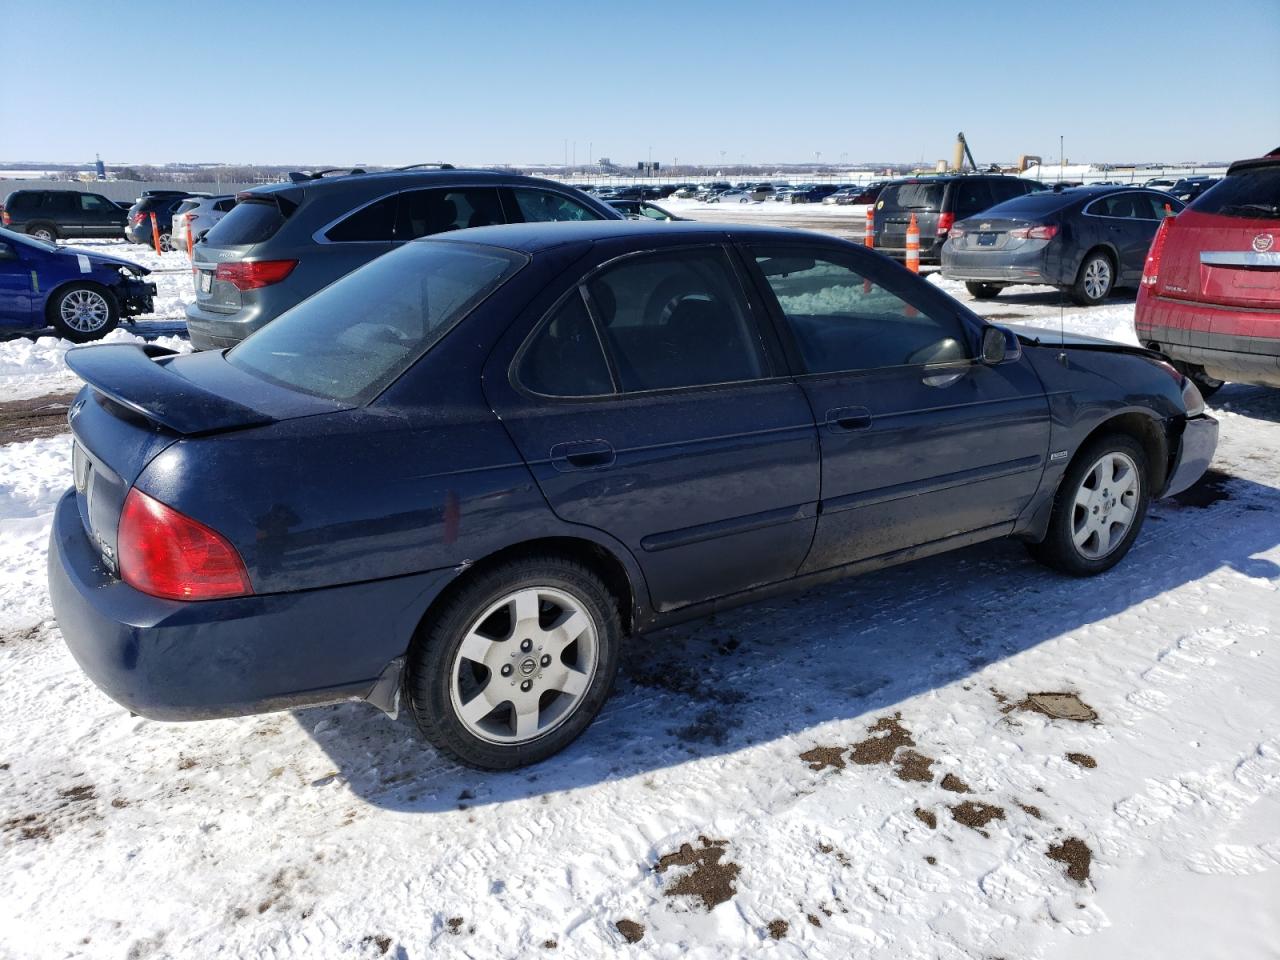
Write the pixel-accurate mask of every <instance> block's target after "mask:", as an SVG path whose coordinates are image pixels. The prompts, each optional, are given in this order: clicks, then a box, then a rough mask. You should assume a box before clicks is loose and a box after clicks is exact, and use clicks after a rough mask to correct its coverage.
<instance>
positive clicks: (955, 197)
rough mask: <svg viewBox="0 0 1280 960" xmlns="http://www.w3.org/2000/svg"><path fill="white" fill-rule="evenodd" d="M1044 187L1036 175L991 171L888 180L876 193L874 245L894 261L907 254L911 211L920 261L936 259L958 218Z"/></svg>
mask: <svg viewBox="0 0 1280 960" xmlns="http://www.w3.org/2000/svg"><path fill="white" fill-rule="evenodd" d="M1043 189H1045V187H1044V185H1043V184H1041V183H1039V182H1038V181H1035V180H1023V179H1020V178H1018V177H1004V176H999V175H994V174H993V175H990V176H987V175H983V174H973V173H970V174H955V175H954V176H941V177H910V178H908V179H906V180H893V181H891V182H890V183H887V184H885V187H884V189H883V190H881V191H880V195H879V196H878V197H877V198H876V206H875V227H876V249H877V250H878V251H880V252H881V253H883V254H885V255H887V256H890V257H893V259H895V260H904V259H906V255H907V249H906V248H907V226H908V224H909V223H910V222H911V215H912V214H915V217H916V226H918V227H919V228H920V262H921V263H938V262H939V256H940V255H941V253H942V245H943V244H944V243H945V242H946V240H947V235H948V234H949V233H950V232H951V227H952V225H953V224H954V223H955V222H956V221H957V220H963V219H964V218H965V217H972V216H973V215H974V214H977V213H981V212H982V211H983V210H986V209H987V208H988V207H994V206H995V205H996V204H997V203H1004V201H1006V200H1012V199H1013V198H1014V197H1021V196H1024V195H1026V194H1028V193H1032V192H1033V191H1036V190H1043Z"/></svg>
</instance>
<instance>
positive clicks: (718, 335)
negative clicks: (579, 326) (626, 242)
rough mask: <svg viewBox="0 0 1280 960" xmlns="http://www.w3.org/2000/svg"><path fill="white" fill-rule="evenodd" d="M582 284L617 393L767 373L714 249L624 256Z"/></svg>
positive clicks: (727, 268)
mask: <svg viewBox="0 0 1280 960" xmlns="http://www.w3.org/2000/svg"><path fill="white" fill-rule="evenodd" d="M587 290H588V292H589V294H590V299H591V304H592V310H593V311H594V313H595V316H596V319H597V320H598V321H599V323H600V334H601V338H602V339H603V341H604V343H605V346H606V347H607V349H608V351H609V353H610V355H611V356H612V357H613V361H614V367H615V368H616V370H617V374H618V381H619V386H620V388H621V389H622V390H623V391H624V392H633V391H642V390H663V389H672V388H675V387H695V386H703V385H709V384H719V383H735V382H740V381H744V380H755V379H758V378H760V377H763V376H766V375H767V374H766V371H767V364H766V361H765V358H764V355H763V352H762V347H761V344H760V338H759V334H758V333H757V332H756V329H755V326H754V324H753V322H752V320H751V317H750V314H749V311H748V308H747V304H746V301H745V299H744V298H743V294H742V292H741V289H740V287H739V285H738V283H737V278H736V276H735V275H734V272H733V268H732V266H731V265H730V263H729V260H728V257H727V255H726V254H725V252H724V251H723V250H721V249H720V248H718V247H708V248H703V249H686V250H682V251H678V252H671V253H666V252H664V253H652V254H644V255H641V256H635V257H628V258H626V259H624V260H622V261H620V262H618V263H616V264H614V265H613V266H609V267H606V268H605V269H604V270H603V271H602V272H601V273H599V274H597V275H596V276H595V277H593V278H592V279H591V280H590V281H589V282H588V284H587Z"/></svg>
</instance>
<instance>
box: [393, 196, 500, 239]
mask: <svg viewBox="0 0 1280 960" xmlns="http://www.w3.org/2000/svg"><path fill="white" fill-rule="evenodd" d="M505 222H506V218H505V217H504V216H503V215H502V202H501V201H500V200H499V198H498V191H497V189H496V188H494V187H462V188H457V189H435V190H406V191H405V192H404V193H402V194H400V202H399V207H398V210H397V219H396V228H395V238H396V239H397V240H416V239H417V238H418V237H429V236H431V235H432V234H436V233H445V232H447V231H449V230H465V229H467V228H468V227H488V226H493V225H494V224H501V223H505Z"/></svg>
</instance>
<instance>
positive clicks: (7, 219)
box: [0, 210, 13, 227]
mask: <svg viewBox="0 0 1280 960" xmlns="http://www.w3.org/2000/svg"><path fill="white" fill-rule="evenodd" d="M0 220H3V221H4V225H5V226H6V227H7V226H8V225H9V224H11V223H12V222H13V217H11V216H9V211H8V210H6V211H5V212H4V213H0Z"/></svg>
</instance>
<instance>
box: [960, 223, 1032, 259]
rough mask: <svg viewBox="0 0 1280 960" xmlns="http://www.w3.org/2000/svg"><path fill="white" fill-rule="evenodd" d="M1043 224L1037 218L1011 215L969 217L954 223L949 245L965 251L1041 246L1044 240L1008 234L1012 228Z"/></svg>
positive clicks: (1024, 228) (993, 251) (1017, 228)
mask: <svg viewBox="0 0 1280 960" xmlns="http://www.w3.org/2000/svg"><path fill="white" fill-rule="evenodd" d="M1040 226H1044V224H1042V223H1041V222H1039V221H1037V220H1022V219H1018V218H1013V217H991V218H989V219H988V218H985V217H971V218H970V219H968V220H962V221H961V222H960V223H957V224H956V229H955V231H954V232H953V233H952V234H951V246H952V248H953V249H955V250H963V251H964V252H965V253H988V252H991V253H995V252H996V251H1000V250H1020V249H1022V248H1023V247H1025V246H1028V245H1029V244H1038V245H1040V246H1043V245H1044V244H1045V242H1046V241H1044V240H1031V239H1028V238H1026V237H1014V236H1010V233H1011V231H1013V230H1026V229H1029V228H1031V227H1040Z"/></svg>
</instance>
